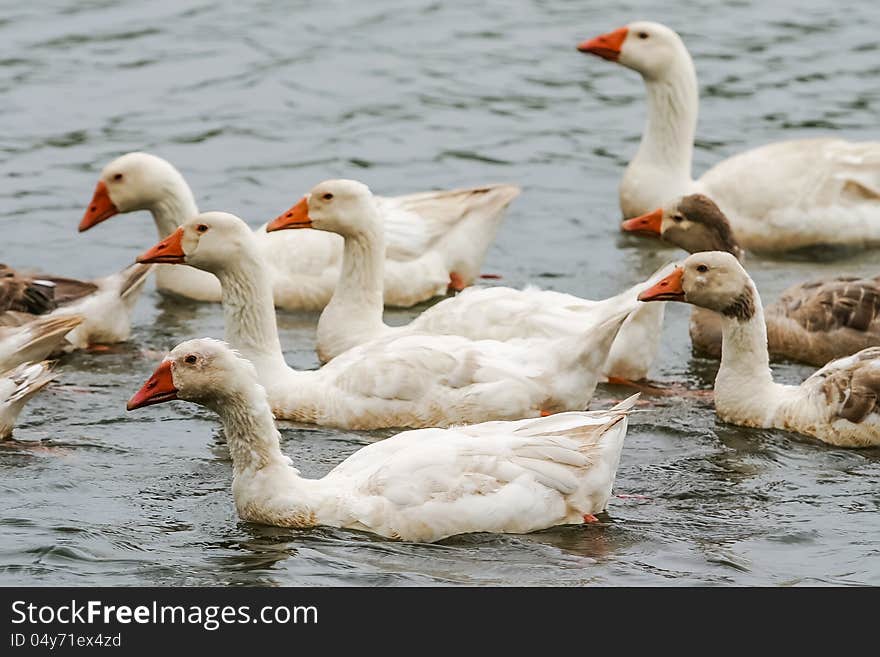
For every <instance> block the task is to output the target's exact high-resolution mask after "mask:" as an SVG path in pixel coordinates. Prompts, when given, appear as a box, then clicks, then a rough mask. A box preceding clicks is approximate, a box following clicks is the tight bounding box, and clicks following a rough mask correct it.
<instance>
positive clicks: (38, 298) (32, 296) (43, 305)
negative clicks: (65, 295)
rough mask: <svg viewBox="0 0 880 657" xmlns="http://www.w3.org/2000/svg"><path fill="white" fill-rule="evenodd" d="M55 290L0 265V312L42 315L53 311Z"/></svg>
mask: <svg viewBox="0 0 880 657" xmlns="http://www.w3.org/2000/svg"><path fill="white" fill-rule="evenodd" d="M56 305H57V304H56V303H55V288H54V287H53V286H52V285H48V284H45V283H41V282H40V281H39V280H34V279H33V278H31V277H29V276H22V275H21V274H19V273H18V272H16V271H15V270H14V269H12V268H11V267H8V266H7V265H4V264H0V312H5V311H7V310H15V311H19V312H24V313H32V314H34V315H42V314H43V313H47V312H49V311H50V310H54V309H55V307H56Z"/></svg>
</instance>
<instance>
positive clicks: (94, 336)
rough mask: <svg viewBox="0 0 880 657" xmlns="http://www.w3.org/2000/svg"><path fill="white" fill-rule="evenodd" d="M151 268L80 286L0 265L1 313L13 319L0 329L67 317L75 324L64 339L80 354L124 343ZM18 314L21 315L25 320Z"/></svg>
mask: <svg viewBox="0 0 880 657" xmlns="http://www.w3.org/2000/svg"><path fill="white" fill-rule="evenodd" d="M151 268H152V265H142V264H137V263H136V264H134V265H129V266H128V267H126V268H125V269H123V270H122V271H120V272H117V273H115V274H111V275H110V276H105V277H103V278H96V279H94V280H91V281H82V280H77V279H75V278H64V277H60V276H50V275H45V274H27V273H24V272H21V271H16V270H15V269H12V268H11V267H9V266H7V265H0V312H3V313H14V314H13V315H12V316H11V321H7V320H8V319H9V317H7V320H2V319H0V325H9V324H12V325H19V324H22V323H23V322H25V321H29V320H31V319H34V317H35V316H38V315H47V316H50V317H69V316H72V315H77V316H79V317H80V322H78V324H79V325H78V326H76V328H75V330H74V331H72V332H71V334H70V335H68V336H67V339H68V341H69V342H70V344H71V345H73V346H74V347H76V348H80V349H81V348H85V347H87V346H89V345H93V344H111V343H114V342H123V341H125V340H127V339H128V336H129V333H130V331H131V311H132V309H133V308H134V304H135V302H136V301H137V299H138V296H139V295H140V291H141V290H142V289H143V286H144V283H145V282H146V280H147V274H149V273H150V270H151ZM21 313H26V316H25V317H24V318H22V317H20V314H21Z"/></svg>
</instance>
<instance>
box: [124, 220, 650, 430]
mask: <svg viewBox="0 0 880 657" xmlns="http://www.w3.org/2000/svg"><path fill="white" fill-rule="evenodd" d="M138 260H139V261H141V262H155V263H175V264H190V265H192V266H194V267H198V268H200V269H205V270H207V271H210V272H212V273H213V274H215V275H216V276H217V277H218V278H219V280H220V282H221V287H222V290H223V312H224V316H225V327H226V340H227V342H229V343H230V344H231V345H232V346H233V347H234V348H235V349H238V350H239V351H241V353H242V355H244V356H245V358H247V359H248V360H250V361H251V362H252V363H253V364H254V366H255V367H256V368H257V372H258V374H259V377H260V382H261V383H262V384H263V385H264V386H265V387H266V389H267V392H268V394H269V400H270V403H271V405H272V409H273V411H274V412H275V413H276V415H277V416H278V417H280V418H285V419H291V420H299V421H302V422H311V423H315V424H324V425H331V426H338V427H343V428H349V429H377V428H382V427H432V426H440V425H449V424H453V423H455V424H458V423H466V422H482V421H485V420H488V419H520V418H524V417H535V416H537V415H540V414H542V413H545V414H546V413H551V412H558V411H566V410H583V409H585V408H586V407H587V404H588V403H589V400H590V398H591V397H592V394H593V391H594V390H595V388H596V384H597V382H598V378H599V374H600V371H601V368H602V364H603V363H604V362H605V359H606V357H607V355H608V350H609V349H610V348H611V343H612V342H613V340H614V336H615V335H616V334H617V331H618V330H619V328H620V325H621V324H622V323H623V321H624V319H625V318H626V317H627V315H628V314H629V313H630V312H632V310H634V309H635V308H636V306H637V305H638V303H639V302H638V301H637V300H636V299H635V298H634V297H633V298H631V299H630V300H629V305H628V306H626V305H621V306H618V307H616V308H615V309H614V312H613V313H609V314H608V315H606V316H605V317H603V318H602V321H599V322H591V321H588V322H585V323H584V325H583V326H582V333H581V335H578V336H576V337H565V338H559V339H555V340H549V339H532V340H517V341H512V342H497V341H493V340H482V341H471V340H468V339H466V338H462V337H460V336H440V335H420V334H414V335H405V336H401V337H392V338H384V339H379V340H375V341H373V342H368V343H366V344H363V345H360V346H358V347H355V348H353V349H350V350H348V351H347V352H345V353H344V354H342V355H341V356H338V357H336V358H334V359H333V360H332V361H330V363H328V364H327V365H325V366H324V367H322V368H321V369H320V370H317V371H309V372H299V371H296V370H293V369H291V368H290V367H288V366H287V364H286V363H285V362H284V356H283V355H282V352H281V345H280V343H279V341H278V330H277V327H276V323H275V309H274V308H273V307H272V290H271V287H270V284H269V278H268V275H267V273H266V270H265V267H263V264H262V260H261V253H260V249H259V247H258V246H257V244H256V239H255V237H254V235H253V232H252V231H251V230H250V229H249V228H248V226H247V224H245V223H244V222H243V221H242V220H241V219H239V218H238V217H236V216H234V215H230V214H226V213H222V212H207V213H205V214H201V215H198V216H196V217H194V218H193V219H190V220H189V221H187V222H186V223H184V225H183V226H181V227H180V228H178V229H177V230H176V231H175V232H174V233H173V234H172V235H171V236H170V237H168V238H166V239H165V240H163V241H161V242H159V243H158V244H157V245H156V246H154V247H153V248H151V249H150V250H148V251H147V252H146V253H144V254H143V255H142V256H140V257H139V258H138Z"/></svg>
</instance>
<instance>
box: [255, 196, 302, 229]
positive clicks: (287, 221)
mask: <svg viewBox="0 0 880 657" xmlns="http://www.w3.org/2000/svg"><path fill="white" fill-rule="evenodd" d="M311 227H312V220H311V219H310V218H309V199H308V198H307V197H305V196H303V197H302V198H301V199H300V201H299V203H297V204H296V205H294V206H293V207H292V208H290V210H288V211H287V212H285V213H284V214H281V215H279V216H278V217H276V218H275V219H273V220H272V223H270V224H269V225H268V226H266V232H267V233H271V232H272V231H276V230H284V229H285V228H311Z"/></svg>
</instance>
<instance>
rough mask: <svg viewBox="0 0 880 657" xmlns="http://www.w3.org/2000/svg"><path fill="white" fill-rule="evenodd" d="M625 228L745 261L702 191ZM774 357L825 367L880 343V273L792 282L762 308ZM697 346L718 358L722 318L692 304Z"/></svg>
mask: <svg viewBox="0 0 880 657" xmlns="http://www.w3.org/2000/svg"><path fill="white" fill-rule="evenodd" d="M622 228H623V230H625V231H629V232H635V233H647V234H652V235H659V236H660V237H662V238H663V239H664V240H665V241H667V242H670V243H671V244H675V245H676V246H678V247H680V248H682V249H684V250H686V251H688V252H689V253H698V252H701V251H726V252H728V253H731V254H733V255H734V256H736V257H737V258H738V259H739V260H740V261H741V260H742V259H743V250H742V249H741V248H740V246H739V244H737V242H736V239H735V238H734V237H733V231H732V230H731V228H730V224H729V223H728V221H727V217H725V216H724V213H723V212H721V210H720V209H719V208H718V206H717V205H715V203H714V202H713V201H712V200H711V199H710V198H708V197H707V196H704V195H702V194H691V195H688V196H684V197H682V198H680V199H677V200H675V201H673V202H671V203H669V204H668V205H667V206H666V207H663V208H658V209H656V210H654V211H653V212H650V213H648V214H646V215H642V216H641V217H636V218H634V219H629V220H627V221H624V222H623V225H622ZM764 316H765V320H766V322H767V340H768V347H769V350H770V354H771V356H773V357H776V358H785V359H789V360H795V361H799V362H803V363H809V364H810V365H824V364H825V363H827V362H828V361H830V360H834V359H835V358H842V357H844V356H849V355H851V354H854V353H856V352H857V351H860V350H862V349H865V348H867V347H873V346H878V345H880V277H876V278H857V277H847V276H839V277H836V278H832V279H827V280H817V281H811V282H808V283H801V284H800V285H795V286H792V287H790V288H788V289H787V290H785V291H784V292H783V293H782V296H781V297H780V298H779V301H777V302H776V303H775V304H772V305H770V306H768V307H767V308H766V309H765V310H764ZM690 334H691V341H692V342H693V345H694V348H695V349H696V350H697V351H698V352H701V353H703V354H706V355H709V356H712V357H715V358H720V357H721V320H720V317H719V316H718V315H717V314H716V313H714V312H712V311H710V310H706V309H704V308H694V312H693V313H692V314H691V324H690Z"/></svg>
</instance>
